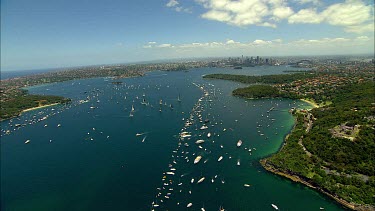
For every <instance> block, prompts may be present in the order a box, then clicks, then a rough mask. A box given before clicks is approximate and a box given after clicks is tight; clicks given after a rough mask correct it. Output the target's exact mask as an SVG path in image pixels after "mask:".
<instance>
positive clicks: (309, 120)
mask: <svg viewBox="0 0 375 211" xmlns="http://www.w3.org/2000/svg"><path fill="white" fill-rule="evenodd" d="M373 68H374V65H373V64H369V65H368V66H367V68H362V69H360V70H359V71H356V72H353V71H351V68H350V66H349V65H347V66H346V67H343V68H342V69H345V70H346V71H343V72H337V71H333V70H332V71H329V70H328V71H327V70H326V69H325V71H319V68H317V70H318V71H311V72H308V73H295V74H285V75H269V76H241V75H226V74H215V75H207V76H205V77H204V78H206V79H224V80H232V81H236V82H242V83H249V84H252V85H251V86H249V87H246V88H239V89H236V90H234V91H233V93H232V94H233V95H236V96H240V97H244V98H264V97H283V98H291V99H308V101H310V102H313V103H314V104H315V108H314V109H312V110H305V109H296V108H293V109H292V110H291V113H292V114H293V115H294V117H295V120H296V123H295V126H294V128H293V130H292V131H291V133H290V134H289V135H288V136H287V138H286V140H285V142H284V144H283V146H282V147H281V149H280V150H279V152H277V153H275V154H273V155H271V156H270V157H267V158H264V159H262V160H261V161H260V163H261V165H262V166H263V167H264V168H265V169H266V170H268V171H270V172H273V173H275V174H278V175H280V176H283V177H286V178H288V179H291V180H293V181H295V182H300V183H302V184H305V185H307V186H309V187H311V188H313V189H316V190H318V191H320V192H322V193H324V194H326V195H327V196H329V197H331V198H333V199H334V200H336V201H337V202H339V203H341V204H342V205H344V206H346V207H348V208H350V209H353V210H375V198H374V195H375V170H374V166H375V158H374V155H375V142H374V140H375V135H374V134H375V129H374V128H375V115H374V114H375V102H374V96H375V83H374V81H373V78H374V73H373V71H371V69H372V70H373ZM335 70H337V69H335ZM259 83H260V85H259ZM317 104H319V106H317Z"/></svg>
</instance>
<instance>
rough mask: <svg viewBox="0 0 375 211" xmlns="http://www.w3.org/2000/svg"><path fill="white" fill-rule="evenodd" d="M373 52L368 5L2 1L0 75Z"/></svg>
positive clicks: (366, 0)
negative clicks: (204, 59) (201, 59)
mask: <svg viewBox="0 0 375 211" xmlns="http://www.w3.org/2000/svg"><path fill="white" fill-rule="evenodd" d="M338 54H344V55H348V54H374V1H373V0H342V1H340V0H326V1H323V0H32V1H30V0H1V71H11V70H28V69H43V68H59V67H72V66H83V65H97V64H116V63H131V62H140V61H151V60H160V59H179V58H198V57H227V56H232V57H233V56H241V55H244V56H258V55H259V56H271V57H272V56H293V55H306V56H307V55H338Z"/></svg>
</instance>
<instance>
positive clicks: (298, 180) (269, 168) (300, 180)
mask: <svg viewBox="0 0 375 211" xmlns="http://www.w3.org/2000/svg"><path fill="white" fill-rule="evenodd" d="M259 163H260V164H261V166H262V167H263V168H264V169H265V170H267V171H269V172H271V173H273V174H276V175H278V176H281V177H284V178H287V179H290V180H292V181H293V182H296V183H301V184H303V185H305V186H307V187H309V188H312V189H314V190H317V191H319V192H320V193H323V194H324V195H326V196H328V197H330V198H331V199H333V200H335V201H336V202H337V203H339V204H341V205H342V206H344V207H346V208H349V209H351V210H370V209H369V208H368V207H363V206H360V205H355V204H352V203H350V202H347V201H345V200H343V199H341V198H338V197H336V196H334V195H332V194H330V193H328V192H326V191H324V190H323V189H322V188H321V187H319V186H314V185H313V184H311V183H309V182H308V181H306V180H304V179H303V178H300V177H299V176H296V175H292V174H290V173H287V172H283V171H280V170H278V169H277V168H275V167H273V166H272V165H271V164H268V163H267V158H263V159H261V160H260V161H259ZM356 208H358V209H356Z"/></svg>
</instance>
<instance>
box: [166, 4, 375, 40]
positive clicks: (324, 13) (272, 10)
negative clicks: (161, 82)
mask: <svg viewBox="0 0 375 211" xmlns="http://www.w3.org/2000/svg"><path fill="white" fill-rule="evenodd" d="M172 1H175V0H171V2H172ZM195 1H196V2H197V3H198V4H199V5H202V6H203V8H204V9H205V10H206V11H205V12H204V13H203V14H201V17H202V18H204V19H208V20H213V21H219V22H223V23H227V24H230V25H234V26H239V27H244V26H250V25H256V26H266V27H274V28H275V27H277V24H278V23H279V22H280V21H283V20H285V21H286V22H287V23H289V24H321V23H325V24H329V25H333V26H341V27H344V30H345V31H347V32H353V33H364V32H372V31H373V30H374V9H373V7H374V5H373V4H371V5H369V4H365V3H364V2H362V1H361V0H346V1H344V2H342V3H335V4H331V5H327V6H324V5H323V4H322V3H321V2H320V1H319V0H292V1H289V2H288V1H284V0H268V1H266V0H236V1H234V0H195ZM296 4H297V5H299V7H297V6H296ZM293 6H294V8H293ZM300 7H302V8H301V9H296V8H300ZM303 7H305V8H303Z"/></svg>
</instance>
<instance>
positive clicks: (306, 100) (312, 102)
mask: <svg viewBox="0 0 375 211" xmlns="http://www.w3.org/2000/svg"><path fill="white" fill-rule="evenodd" d="M301 100H302V101H303V102H306V103H309V104H311V105H312V106H313V107H314V108H319V107H320V106H319V105H318V104H316V102H314V101H312V100H310V99H301Z"/></svg>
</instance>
